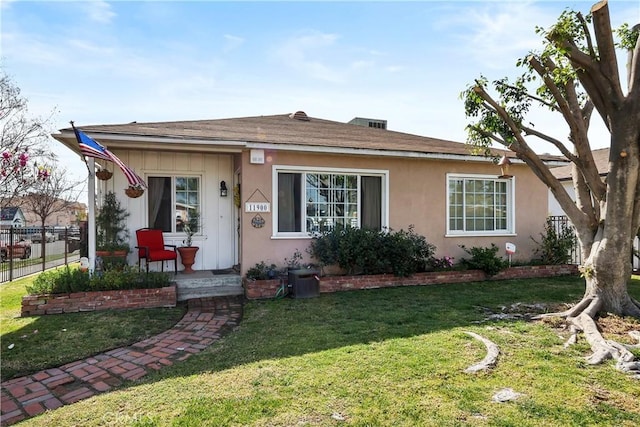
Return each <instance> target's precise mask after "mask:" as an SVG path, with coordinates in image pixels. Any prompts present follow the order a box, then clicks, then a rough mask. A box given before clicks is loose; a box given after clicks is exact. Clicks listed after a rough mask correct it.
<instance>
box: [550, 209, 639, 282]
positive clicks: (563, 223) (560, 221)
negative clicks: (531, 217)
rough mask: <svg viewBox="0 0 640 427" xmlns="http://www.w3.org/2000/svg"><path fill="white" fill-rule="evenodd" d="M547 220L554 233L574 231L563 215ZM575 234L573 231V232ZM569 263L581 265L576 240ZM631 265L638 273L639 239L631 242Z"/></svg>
mask: <svg viewBox="0 0 640 427" xmlns="http://www.w3.org/2000/svg"><path fill="white" fill-rule="evenodd" d="M549 220H550V221H551V223H552V224H553V227H554V229H555V231H556V233H558V234H560V233H561V232H562V230H563V229H564V228H570V229H571V230H574V227H573V224H571V221H569V218H568V217H566V216H564V215H559V216H550V217H549ZM574 234H575V230H574ZM570 255H571V263H572V264H577V265H579V264H582V254H581V252H580V244H579V243H578V242H577V240H576V244H575V246H574V247H573V248H572V249H571V252H570ZM631 264H632V267H633V269H634V270H635V271H640V238H639V237H637V236H636V238H635V239H634V240H633V253H632V254H631Z"/></svg>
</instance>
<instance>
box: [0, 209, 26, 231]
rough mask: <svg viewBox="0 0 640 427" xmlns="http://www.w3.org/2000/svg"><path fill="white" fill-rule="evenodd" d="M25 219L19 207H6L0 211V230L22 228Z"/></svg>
mask: <svg viewBox="0 0 640 427" xmlns="http://www.w3.org/2000/svg"><path fill="white" fill-rule="evenodd" d="M25 224H26V219H25V217H24V213H22V209H20V208H19V207H15V206H14V207H8V208H2V209H1V210H0V228H2V229H8V228H10V227H12V226H13V227H24V226H25Z"/></svg>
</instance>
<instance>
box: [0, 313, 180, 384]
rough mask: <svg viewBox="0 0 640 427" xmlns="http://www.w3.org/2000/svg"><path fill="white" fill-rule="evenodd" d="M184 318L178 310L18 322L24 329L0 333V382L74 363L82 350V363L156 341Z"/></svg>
mask: <svg viewBox="0 0 640 427" xmlns="http://www.w3.org/2000/svg"><path fill="white" fill-rule="evenodd" d="M185 313H186V309H185V307H178V308H172V309H165V308H152V309H143V310H133V311H118V312H113V311H92V312H84V313H67V314H55V315H48V316H40V317H38V318H30V317H25V318H20V319H17V321H18V322H21V323H23V326H22V327H20V328H18V329H17V330H14V331H11V332H7V333H4V332H3V333H2V345H3V348H2V375H1V377H2V381H3V382H4V381H7V380H9V379H11V378H15V377H19V376H23V375H29V374H33V373H35V372H37V371H39V370H43V369H48V368H54V367H59V366H61V365H64V364H66V363H70V362H74V361H75V360H76V359H78V354H79V349H81V350H82V354H83V356H81V357H80V358H81V359H85V358H87V357H91V356H94V355H96V354H99V353H104V352H106V351H109V350H112V349H114V348H119V347H123V346H126V345H128V344H132V343H134V342H138V341H141V340H143V339H145V338H149V337H152V336H154V335H156V334H159V333H161V332H164V331H165V330H166V329H168V328H170V327H171V326H172V325H173V324H175V323H177V322H178V321H179V320H180V319H181V318H182V317H183V316H184V314H185ZM16 314H19V313H16ZM12 344H13V345H12ZM11 345H12V346H11ZM9 346H11V348H10V349H9ZM25 361H28V363H26V364H25Z"/></svg>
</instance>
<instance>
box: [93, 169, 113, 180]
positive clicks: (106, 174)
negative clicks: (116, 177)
mask: <svg viewBox="0 0 640 427" xmlns="http://www.w3.org/2000/svg"><path fill="white" fill-rule="evenodd" d="M112 176H113V172H111V171H108V170H106V169H101V170H99V171H98V172H96V177H97V178H98V179H99V180H102V181H107V180H109V179H111V177H112Z"/></svg>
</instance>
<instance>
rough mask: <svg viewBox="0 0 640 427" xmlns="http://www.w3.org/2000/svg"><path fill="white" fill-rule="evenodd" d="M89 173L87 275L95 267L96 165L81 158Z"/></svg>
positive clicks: (92, 161)
mask: <svg viewBox="0 0 640 427" xmlns="http://www.w3.org/2000/svg"><path fill="white" fill-rule="evenodd" d="M70 123H71V127H72V128H73V132H74V133H75V134H76V139H77V140H78V143H80V138H78V133H77V132H76V127H75V126H74V125H73V120H72V121H71V122H70ZM82 158H83V159H84V162H85V164H86V165H87V172H88V173H89V188H88V189H87V194H88V196H89V197H88V201H87V203H88V204H89V215H88V217H87V256H88V258H89V274H93V272H94V270H95V266H96V163H95V159H94V158H93V157H87V156H82Z"/></svg>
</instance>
